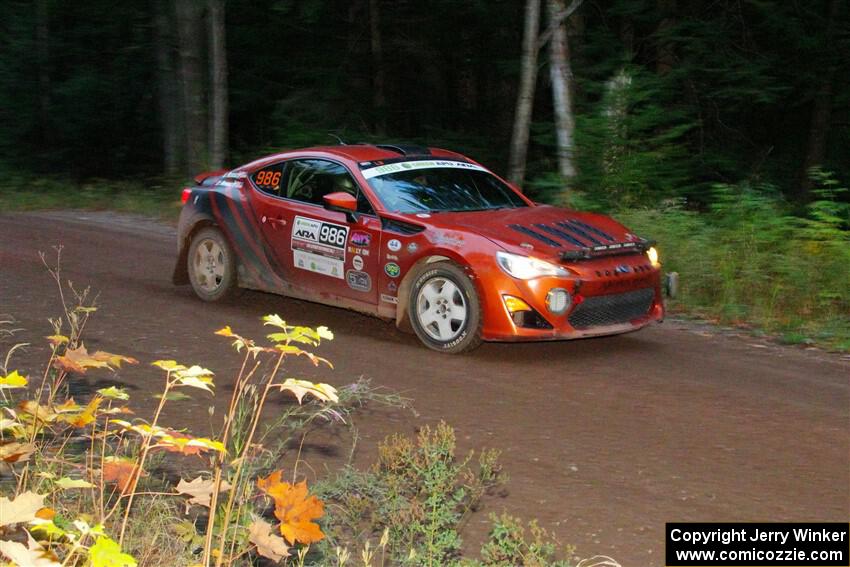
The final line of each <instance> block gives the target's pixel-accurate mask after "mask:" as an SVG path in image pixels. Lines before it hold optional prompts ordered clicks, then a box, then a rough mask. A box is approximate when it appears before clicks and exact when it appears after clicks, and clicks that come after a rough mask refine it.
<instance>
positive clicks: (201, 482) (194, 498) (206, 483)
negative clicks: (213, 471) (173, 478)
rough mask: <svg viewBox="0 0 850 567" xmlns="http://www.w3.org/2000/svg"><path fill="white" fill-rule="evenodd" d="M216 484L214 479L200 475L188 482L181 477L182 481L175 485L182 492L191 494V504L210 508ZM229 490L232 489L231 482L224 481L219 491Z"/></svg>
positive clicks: (187, 494)
mask: <svg viewBox="0 0 850 567" xmlns="http://www.w3.org/2000/svg"><path fill="white" fill-rule="evenodd" d="M214 484H215V483H214V482H213V481H212V479H209V480H206V479H203V478H201V477H198V478H196V479H195V480H192V481H190V482H186V481H185V480H183V479H182V478H181V479H180V482H178V483H177V486H176V487H174V489H175V490H176V491H177V492H179V493H180V494H185V495H186V496H191V498H189V503H190V504H198V505H200V506H205V507H207V508H209V507H210V501H211V499H212V492H213V485H214ZM228 490H230V484H229V483H227V482H222V483H221V486H220V487H219V490H218V491H219V492H227V491H228Z"/></svg>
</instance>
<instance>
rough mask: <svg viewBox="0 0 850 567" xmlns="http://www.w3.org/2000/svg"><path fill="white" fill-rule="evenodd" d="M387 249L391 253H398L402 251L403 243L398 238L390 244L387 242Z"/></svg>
mask: <svg viewBox="0 0 850 567" xmlns="http://www.w3.org/2000/svg"><path fill="white" fill-rule="evenodd" d="M387 248H389V249H390V252H398V251H399V250H401V241H400V240H398V239H397V238H393V239H392V240H390V241H389V242H387Z"/></svg>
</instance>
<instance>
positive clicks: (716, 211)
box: [615, 179, 850, 351]
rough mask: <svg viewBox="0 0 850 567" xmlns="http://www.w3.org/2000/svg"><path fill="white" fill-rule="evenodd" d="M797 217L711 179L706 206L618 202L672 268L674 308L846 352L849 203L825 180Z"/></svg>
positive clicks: (749, 190) (742, 188)
mask: <svg viewBox="0 0 850 567" xmlns="http://www.w3.org/2000/svg"><path fill="white" fill-rule="evenodd" d="M826 181H827V184H826V185H825V186H822V187H821V189H820V190H819V198H818V199H817V200H816V201H814V202H813V203H811V204H810V205H809V206H808V208H807V210H806V211H805V214H804V215H799V216H798V215H791V214H788V213H787V212H786V207H787V205H786V204H785V203H783V202H782V201H781V200H780V199H779V198H778V197H776V196H775V195H774V194H772V193H771V192H769V191H766V190H765V189H764V188H759V187H750V186H746V185H738V186H729V185H720V186H717V187H716V188H715V195H714V204H713V205H712V206H711V207H710V209H709V210H708V211H706V212H701V213H697V212H693V211H688V210H685V209H684V208H683V207H681V206H680V205H679V204H677V203H670V204H669V205H668V206H667V207H664V208H656V209H642V210H624V211H619V212H617V213H616V214H615V216H616V217H617V219H618V220H620V221H621V222H623V223H624V224H625V225H627V226H629V227H630V228H632V229H633V230H634V231H635V232H637V233H639V234H641V235H644V236H648V237H651V238H654V239H656V240H657V241H658V249H659V252H660V254H661V260H662V264H663V266H664V270H665V271H667V272H678V273H679V274H680V288H679V289H680V293H679V297H678V298H677V299H676V300H674V301H672V302H671V306H672V308H673V310H674V312H675V311H680V312H684V313H686V314H688V315H692V316H698V317H701V318H703V319H706V320H708V321H711V322H716V323H720V324H723V325H733V326H739V327H742V328H749V329H751V330H753V331H754V332H764V333H767V334H770V335H772V336H773V337H774V338H775V339H776V340H778V341H779V342H782V343H786V344H818V345H821V346H824V347H826V348H829V349H834V350H838V351H848V350H850V230H848V228H847V227H848V223H850V205H848V204H847V203H845V202H842V201H839V200H838V199H837V196H838V195H839V194H840V193H843V192H844V190H843V189H838V188H835V187H834V186H832V185H831V184H829V183H828V181H829V180H828V179H827V180H826Z"/></svg>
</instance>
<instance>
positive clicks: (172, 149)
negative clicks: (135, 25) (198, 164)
mask: <svg viewBox="0 0 850 567" xmlns="http://www.w3.org/2000/svg"><path fill="white" fill-rule="evenodd" d="M170 7H171V3H170V2H167V1H166V0H159V1H158V2H156V3H155V6H154V10H155V13H154V26H153V27H154V51H155V52H156V67H157V69H156V71H157V83H158V86H159V117H160V121H161V123H162V155H163V165H164V166H165V172H166V173H167V174H168V175H174V174H176V173H177V171H178V169H179V167H180V157H181V152H180V140H181V132H182V129H181V127H180V125H181V123H182V113H181V112H180V110H181V109H182V106H181V104H180V96H179V92H178V88H177V87H178V79H177V73H176V70H175V66H174V51H173V49H172V47H173V45H174V42H173V39H174V36H173V33H172V19H171V16H170V14H169V12H170V10H169V8H170Z"/></svg>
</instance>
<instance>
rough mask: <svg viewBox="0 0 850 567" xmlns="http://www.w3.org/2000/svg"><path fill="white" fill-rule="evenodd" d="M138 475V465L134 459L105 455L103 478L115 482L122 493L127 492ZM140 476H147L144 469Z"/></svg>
mask: <svg viewBox="0 0 850 567" xmlns="http://www.w3.org/2000/svg"><path fill="white" fill-rule="evenodd" d="M138 476H139V467H138V465H136V462H135V461H132V460H129V459H120V458H117V457H107V458H106V460H105V461H104V463H103V480H105V481H106V482H114V483H115V484H117V485H118V489H119V490H120V491H121V493H122V494H124V493H125V492H127V490H128V489H129V488H130V486H132V485H133V483H134V481H135V480H136V478H137V477H138ZM142 476H147V475H146V474H145V472H144V471H142Z"/></svg>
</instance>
